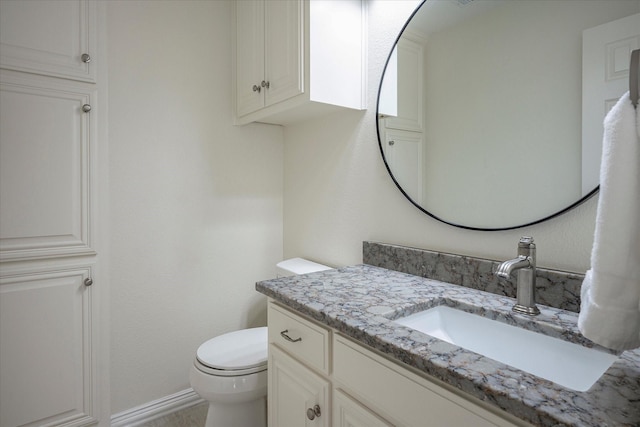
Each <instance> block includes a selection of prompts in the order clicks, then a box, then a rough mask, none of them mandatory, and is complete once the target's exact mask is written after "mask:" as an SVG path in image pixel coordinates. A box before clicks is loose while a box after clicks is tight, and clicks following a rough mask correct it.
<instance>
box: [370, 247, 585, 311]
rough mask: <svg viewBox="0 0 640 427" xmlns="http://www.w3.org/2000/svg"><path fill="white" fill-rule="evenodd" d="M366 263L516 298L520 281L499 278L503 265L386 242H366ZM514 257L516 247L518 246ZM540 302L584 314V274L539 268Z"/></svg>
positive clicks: (538, 293)
mask: <svg viewBox="0 0 640 427" xmlns="http://www.w3.org/2000/svg"><path fill="white" fill-rule="evenodd" d="M362 249H363V250H362V258H363V261H362V262H363V263H365V264H369V265H375V266H376V267H382V268H386V269H389V270H395V271H401V272H403V273H408V274H413V275H415V276H420V277H426V278H428V279H435V280H441V281H443V282H447V283H452V284H454V285H462V286H466V287H469V288H474V289H479V290H482V291H486V292H491V293H493V294H497V295H504V296H507V297H511V298H515V297H516V278H515V277H513V278H511V279H509V280H506V279H500V278H498V277H497V276H496V275H495V274H493V272H494V271H495V270H496V268H497V267H498V265H499V264H500V262H502V261H506V260H502V261H493V260H487V259H482V258H473V257H467V256H462V255H454V254H446V253H441V252H434V251H428V250H425V249H415V248H408V247H405V246H397V245H390V244H385V243H375V242H363V247H362ZM513 250H514V257H515V255H516V245H514V249H513ZM536 273H537V280H536V292H537V295H536V300H537V302H539V303H540V304H544V305H548V306H550V307H557V308H561V309H563V310H568V311H573V312H576V313H577V312H578V311H580V287H581V286H582V281H583V280H584V275H583V274H575V273H567V272H563V271H555V270H546V269H544V268H537V269H536Z"/></svg>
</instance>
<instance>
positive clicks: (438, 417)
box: [333, 334, 528, 427]
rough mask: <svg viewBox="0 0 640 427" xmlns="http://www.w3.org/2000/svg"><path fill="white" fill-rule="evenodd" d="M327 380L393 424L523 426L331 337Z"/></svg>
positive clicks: (344, 339)
mask: <svg viewBox="0 0 640 427" xmlns="http://www.w3.org/2000/svg"><path fill="white" fill-rule="evenodd" d="M333 378H334V381H335V383H334V387H341V388H344V389H345V390H346V391H347V392H348V393H349V394H351V395H352V396H354V397H355V398H356V399H358V400H359V401H360V402H362V403H363V404H364V405H365V406H366V407H369V408H375V410H376V412H378V413H379V414H380V415H381V416H383V417H384V418H386V419H387V420H389V421H390V422H391V423H393V424H394V425H397V426H474V427H492V426H493V427H495V426H500V427H515V426H516V425H518V426H520V425H528V424H526V423H524V424H520V423H517V424H516V423H513V422H512V421H513V420H511V417H510V416H508V414H505V415H506V416H507V418H509V420H507V419H505V418H503V417H502V416H497V415H496V413H494V412H493V411H488V410H486V409H484V408H481V407H480V406H478V405H476V404H474V403H472V402H471V401H469V400H468V399H466V398H461V397H460V396H458V395H457V394H455V393H452V392H451V391H449V390H446V389H444V388H443V387H442V386H438V385H436V384H435V383H434V382H431V381H429V380H427V379H426V378H424V377H421V376H418V375H416V374H414V373H413V372H410V371H409V370H407V369H403V368H401V367H400V366H398V365H397V364H395V363H393V362H391V361H389V360H386V359H385V358H383V357H381V356H379V355H378V354H375V353H374V352H372V351H369V350H368V349H365V348H364V347H362V346H361V345H359V344H356V343H354V342H352V341H351V340H350V339H348V338H345V337H342V336H340V335H337V334H336V335H335V339H334V344H333ZM496 410H497V409H496Z"/></svg>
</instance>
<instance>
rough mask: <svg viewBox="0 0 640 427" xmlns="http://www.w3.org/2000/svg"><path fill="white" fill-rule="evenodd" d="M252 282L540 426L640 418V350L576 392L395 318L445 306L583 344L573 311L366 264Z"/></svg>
mask: <svg viewBox="0 0 640 427" xmlns="http://www.w3.org/2000/svg"><path fill="white" fill-rule="evenodd" d="M256 289H257V290H258V291H259V292H261V293H263V294H265V295H267V296H269V297H272V298H274V299H275V300H277V301H279V302H280V303H282V304H283V305H285V306H288V307H289V308H291V309H293V310H296V311H298V312H300V313H302V314H305V315H307V316H310V317H311V318H313V319H315V320H317V321H319V322H320V323H323V324H326V325H328V326H329V327H331V328H334V329H336V330H338V331H339V332H342V333H344V334H346V335H348V336H350V337H351V338H353V339H355V340H356V341H359V342H361V343H363V344H365V345H368V346H370V347H372V348H374V349H377V350H380V351H382V352H383V353H386V354H387V355H388V357H390V358H392V359H396V360H398V361H401V362H403V363H405V364H407V365H410V366H413V367H415V368H417V369H419V370H421V371H423V372H425V373H426V374H428V375H431V376H433V377H436V378H438V379H440V380H442V381H445V382H446V383H449V384H451V385H453V386H454V387H456V388H458V389H460V390H462V391H464V392H466V393H469V394H471V395H473V396H475V397H477V398H479V399H481V400H483V401H485V402H488V403H489V404H492V405H495V406H497V407H498V408H501V409H503V410H505V411H507V412H509V413H511V414H513V415H515V416H517V417H519V418H521V419H523V420H526V421H528V422H529V423H532V424H534V425H539V426H559V425H560V426H563V425H567V426H598V427H604V426H640V351H638V350H635V351H626V352H624V353H622V355H620V357H619V359H618V360H617V361H616V362H615V363H614V364H613V366H612V367H611V368H609V370H608V371H607V372H606V373H605V374H604V375H603V376H602V377H601V378H600V379H599V380H598V382H597V383H596V384H594V386H593V387H591V389H590V390H589V391H587V392H576V391H572V390H569V389H566V388H564V387H562V386H559V385H557V384H554V383H552V382H550V381H547V380H544V379H541V378H538V377H536V376H534V375H531V374H528V373H526V372H523V371H520V370H518V369H515V368H512V367H510V366H507V365H505V364H502V363H499V362H497V361H494V360H492V359H489V358H487V357H484V356H481V355H478V354H476V353H473V352H470V351H468V350H465V349H463V348H460V347H457V346H455V345H452V344H449V343H446V342H444V341H440V340H438V339H436V338H433V337H430V336H428V335H425V334H423V333H420V332H417V331H414V330H411V329H409V328H406V327H403V326H399V325H398V324H396V323H394V322H393V321H392V319H395V318H398V317H400V316H402V315H405V314H410V313H413V312H417V311H421V310H423V309H425V308H427V307H430V306H434V305H438V304H446V305H450V306H455V307H458V308H461V309H463V310H466V311H469V312H474V313H478V314H482V315H485V316H489V317H492V318H494V319H496V320H499V321H502V322H506V323H510V324H514V325H518V326H519V327H523V328H527V329H531V330H537V331H541V332H543V333H545V334H549V335H553V336H559V337H562V338H563V339H566V340H569V341H573V342H579V343H582V344H583V345H586V346H590V345H592V343H590V342H589V341H588V340H586V339H585V338H583V337H582V336H581V335H580V333H579V332H578V330H577V314H575V313H572V312H569V311H564V310H560V309H557V308H551V307H547V306H543V305H540V306H539V307H540V309H541V311H542V314H541V315H540V316H537V317H536V318H534V319H532V318H529V317H527V316H523V315H518V314H514V313H513V312H511V307H512V306H513V303H514V300H513V299H511V298H507V297H503V296H498V295H495V294H491V293H487V292H483V291H479V290H476V289H470V288H466V287H462V286H455V285H451V284H447V283H444V282H440V281H436V280H432V279H425V278H422V277H417V276H413V275H409V274H405V273H401V272H396V271H391V270H387V269H384V268H379V267H374V266H370V265H359V266H351V267H345V268H342V269H337V270H328V271H324V272H317V273H311V274H307V275H302V276H293V277H287V278H280V279H273V280H268V281H263V282H259V283H257V284H256Z"/></svg>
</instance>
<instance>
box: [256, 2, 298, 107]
mask: <svg viewBox="0 0 640 427" xmlns="http://www.w3.org/2000/svg"><path fill="white" fill-rule="evenodd" d="M303 13H304V5H303V3H302V0H296V1H286V0H285V1H282V0H281V1H267V2H265V60H264V61H265V81H266V82H268V86H267V90H266V91H265V105H266V106H269V105H272V104H275V103H277V102H280V101H284V100H285V99H289V98H291V97H293V96H296V95H299V94H301V93H303V92H304V43H303V40H304V39H303V37H304V32H303V31H304V15H303Z"/></svg>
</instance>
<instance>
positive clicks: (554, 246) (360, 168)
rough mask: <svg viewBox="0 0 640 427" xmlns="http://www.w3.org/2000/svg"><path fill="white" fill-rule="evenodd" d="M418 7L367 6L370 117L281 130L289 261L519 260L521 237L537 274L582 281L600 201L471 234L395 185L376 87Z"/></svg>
mask: <svg viewBox="0 0 640 427" xmlns="http://www.w3.org/2000/svg"><path fill="white" fill-rule="evenodd" d="M416 3H417V2H415V1H388V0H371V1H370V2H369V102H368V105H369V109H368V111H367V112H366V113H348V114H338V115H334V116H331V117H326V118H323V119H319V120H314V121H310V122H306V123H303V124H299V125H297V126H293V127H290V128H287V129H285V172H284V176H285V188H284V200H285V205H284V224H285V227H284V254H285V257H289V256H303V257H308V258H311V259H314V260H316V261H318V262H323V263H327V264H332V265H347V264H354V263H359V262H361V261H362V255H361V252H362V249H361V246H362V241H363V240H374V241H382V242H387V243H395V244H402V245H408V246H415V247H420V248H426V249H434V250H440V251H445V252H453V253H459V254H466V255H472V256H482V257H488V258H493V259H508V258H509V257H513V256H514V255H515V253H516V247H517V241H518V238H519V237H520V236H521V235H532V236H534V238H535V239H536V242H537V244H538V261H539V264H540V266H542V267H547V268H557V269H563V270H569V271H576V272H584V271H585V270H586V269H588V268H589V257H590V252H591V246H592V244H593V230H594V226H595V223H594V221H595V212H596V198H592V199H591V200H589V201H588V202H586V203H585V204H583V205H581V206H579V207H578V208H577V209H574V210H573V211H571V212H569V213H567V214H565V215H563V216H561V217H559V218H556V219H553V220H551V221H548V222H545V223H543V224H540V225H537V226H532V227H528V228H525V229H520V230H515V231H503V232H478V231H467V230H463V229H458V228H455V227H451V226H448V225H445V224H442V223H439V222H437V221H435V220H433V219H431V218H429V217H428V216H426V215H425V214H423V213H422V212H420V211H419V210H418V209H416V208H415V207H413V205H411V204H410V203H409V202H408V201H407V200H406V199H405V198H404V196H402V194H401V193H400V191H398V190H397V188H396V187H395V185H394V184H393V182H392V181H391V179H390V178H389V176H388V174H387V172H386V170H385V168H384V165H383V162H382V159H381V156H380V153H379V148H378V143H377V136H376V131H375V111H376V95H377V91H378V82H379V81H380V76H381V74H382V71H383V67H384V62H385V60H386V57H387V55H388V53H389V52H390V50H391V47H392V46H393V42H394V41H395V37H396V36H397V34H398V32H399V31H400V29H401V28H402V25H403V23H404V22H405V20H406V18H407V17H408V15H409V14H410V12H411V11H412V9H413V8H414V6H415V5H416Z"/></svg>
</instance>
